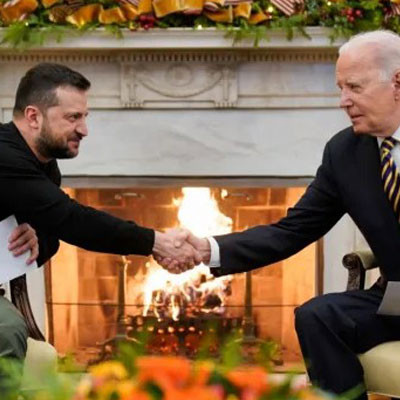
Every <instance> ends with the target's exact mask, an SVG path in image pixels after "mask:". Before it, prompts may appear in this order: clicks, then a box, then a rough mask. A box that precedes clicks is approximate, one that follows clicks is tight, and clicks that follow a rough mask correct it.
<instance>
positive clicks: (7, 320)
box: [0, 297, 28, 399]
mask: <svg viewBox="0 0 400 400" xmlns="http://www.w3.org/2000/svg"><path fill="white" fill-rule="evenodd" d="M27 339H28V329H27V326H26V323H25V320H24V318H23V317H22V315H21V314H20V313H19V311H18V310H17V309H16V308H15V307H14V305H13V304H12V303H11V302H9V301H8V300H7V299H6V298H4V297H0V358H1V360H2V362H1V364H0V393H2V396H3V397H2V398H5V399H6V398H7V396H9V397H10V398H11V397H12V396H14V395H15V393H16V392H17V391H18V388H19V385H20V379H21V377H22V367H23V360H24V358H25V354H26V349H27Z"/></svg>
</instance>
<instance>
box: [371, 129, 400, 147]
mask: <svg viewBox="0 0 400 400" xmlns="http://www.w3.org/2000/svg"><path fill="white" fill-rule="evenodd" d="M392 138H393V139H396V142H400V126H399V127H398V128H397V130H396V131H395V132H394V133H393V135H392ZM377 139H378V144H379V147H381V144H382V142H383V139H385V138H384V137H377Z"/></svg>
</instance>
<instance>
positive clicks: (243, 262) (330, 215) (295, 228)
mask: <svg viewBox="0 0 400 400" xmlns="http://www.w3.org/2000/svg"><path fill="white" fill-rule="evenodd" d="M330 164H331V160H330V149H329V143H328V145H327V146H326V147H325V150H324V155H323V160H322V164H321V166H320V167H319V168H318V171H317V175H316V177H315V179H314V181H313V182H312V183H311V184H310V185H309V187H308V188H307V190H306V192H305V193H304V195H303V196H302V197H301V199H300V200H299V201H298V203H297V204H296V205H295V206H294V207H293V208H290V209H289V211H288V213H287V215H286V217H284V218H282V219H281V220H280V221H279V222H277V223H274V224H271V225H260V226H256V227H254V228H251V229H248V230H246V231H243V232H239V233H232V234H228V235H222V236H216V237H215V239H216V240H217V242H218V245H219V247H220V259H221V267H220V268H211V272H212V273H213V274H214V275H216V276H222V275H226V274H231V273H237V272H244V271H249V270H251V269H254V268H258V267H262V266H265V265H269V264H272V263H274V262H277V261H280V260H283V259H285V258H287V257H289V256H291V255H293V254H295V253H297V252H298V251H300V250H301V249H303V248H304V247H306V246H307V245H308V244H310V243H312V242H314V241H315V240H317V239H319V238H320V237H321V236H323V235H324V234H325V233H326V232H328V231H329V230H330V229H331V228H332V227H333V226H334V225H335V224H336V222H337V221H338V220H339V219H340V218H341V217H342V216H343V214H344V207H343V204H342V201H341V198H340V194H339V190H338V188H337V185H336V183H335V179H334V176H333V173H332V168H331V165H330Z"/></svg>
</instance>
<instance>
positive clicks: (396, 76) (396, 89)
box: [393, 69, 400, 100]
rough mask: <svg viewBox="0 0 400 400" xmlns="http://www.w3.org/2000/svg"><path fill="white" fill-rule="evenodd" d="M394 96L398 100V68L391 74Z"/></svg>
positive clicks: (399, 74)
mask: <svg viewBox="0 0 400 400" xmlns="http://www.w3.org/2000/svg"><path fill="white" fill-rule="evenodd" d="M393 86H394V98H395V100H400V69H398V70H397V71H396V72H395V73H394V76H393Z"/></svg>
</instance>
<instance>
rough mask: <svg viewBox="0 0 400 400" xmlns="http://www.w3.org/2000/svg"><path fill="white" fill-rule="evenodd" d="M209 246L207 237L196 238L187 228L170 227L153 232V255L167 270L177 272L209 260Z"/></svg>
mask: <svg viewBox="0 0 400 400" xmlns="http://www.w3.org/2000/svg"><path fill="white" fill-rule="evenodd" d="M210 256H211V248H210V243H209V241H208V239H206V238H198V237H197V236H195V235H193V234H192V233H191V232H190V231H188V230H187V229H170V230H168V231H167V232H166V233H162V232H157V231H156V232H155V239H154V246H153V257H154V259H155V260H156V261H157V262H158V263H159V264H160V265H161V266H162V267H163V268H165V269H166V270H167V271H169V272H171V273H174V274H178V273H181V272H184V271H187V270H188V269H191V268H193V267H194V266H195V265H198V264H200V263H201V262H203V263H205V264H208V263H209V262H210Z"/></svg>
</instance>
